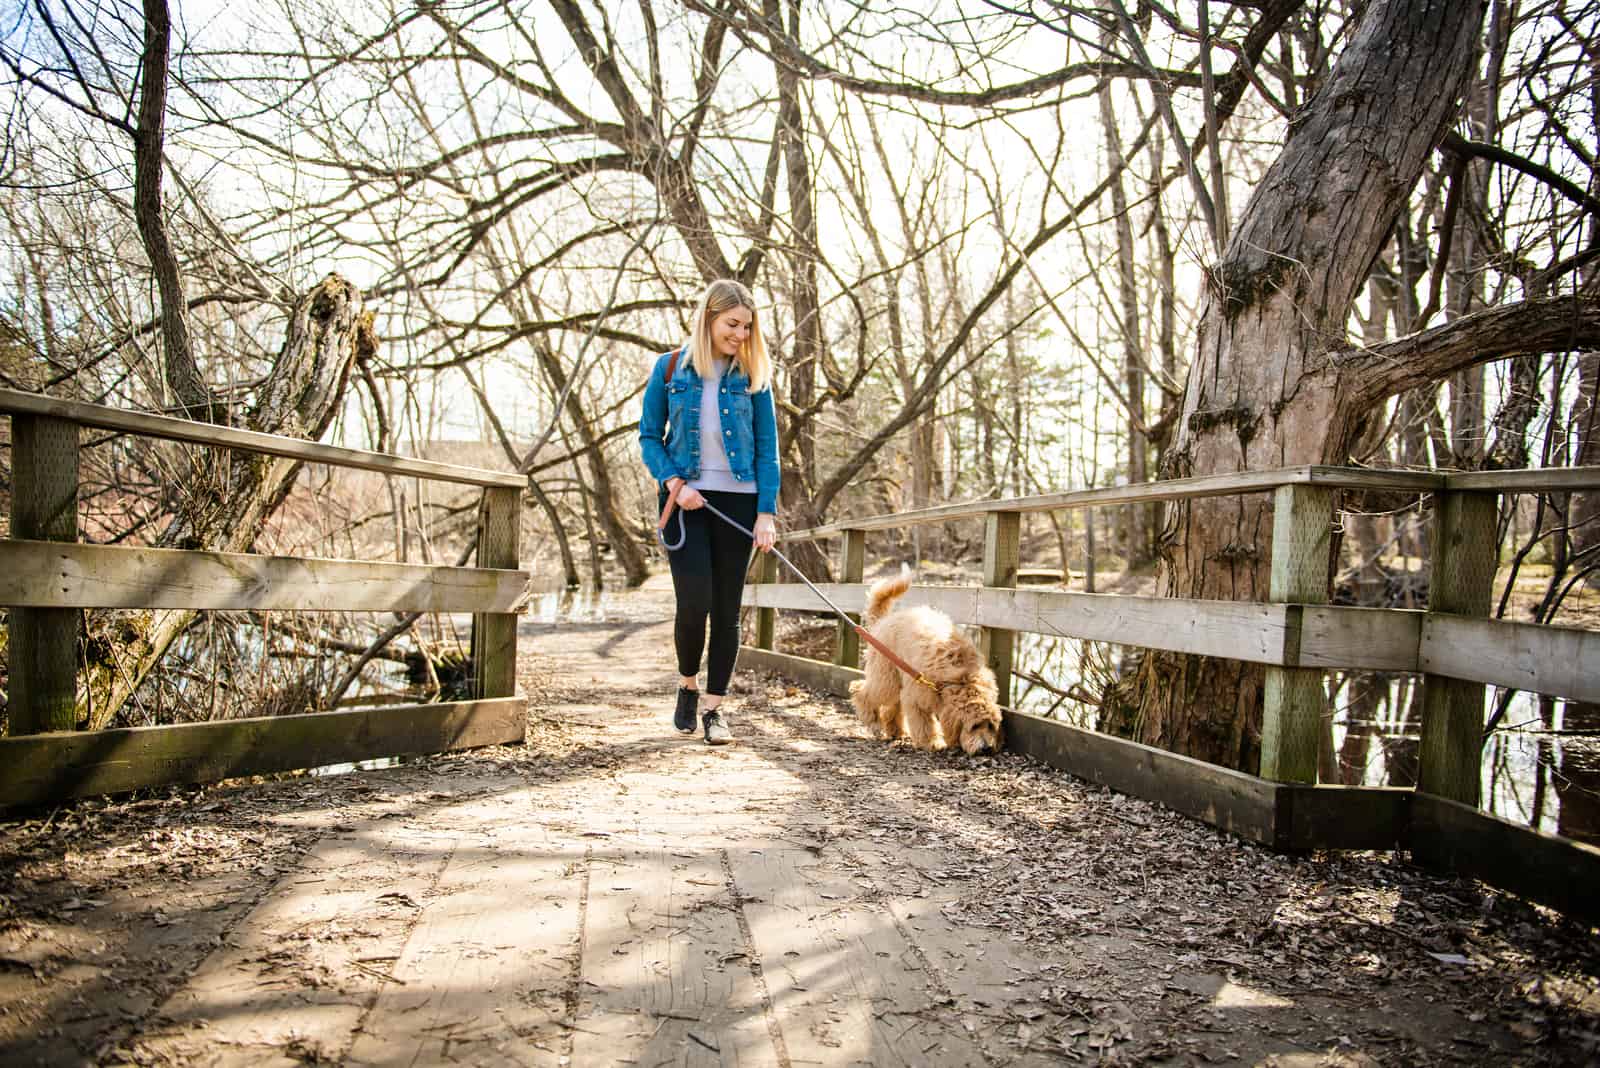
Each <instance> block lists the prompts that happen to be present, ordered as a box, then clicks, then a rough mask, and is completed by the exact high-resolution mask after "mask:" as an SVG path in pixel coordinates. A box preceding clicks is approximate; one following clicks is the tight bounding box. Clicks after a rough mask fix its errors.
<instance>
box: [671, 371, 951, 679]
mask: <svg viewBox="0 0 1600 1068" xmlns="http://www.w3.org/2000/svg"><path fill="white" fill-rule="evenodd" d="M674 362H676V361H674ZM676 504H677V501H676V500H674V499H673V496H672V494H670V493H669V494H668V495H667V505H666V507H665V508H663V509H661V518H660V519H658V520H657V521H656V535H657V537H660V536H661V532H662V531H664V530H666V529H667V520H668V518H669V517H671V515H672V509H673V507H674V506H675V505H676ZM703 507H705V508H709V509H710V510H711V514H712V515H714V516H716V517H717V518H718V519H721V520H722V521H723V522H724V523H727V524H728V525H729V526H731V527H733V528H734V529H735V530H737V531H739V532H740V533H742V534H744V535H745V537H747V538H749V539H750V540H751V541H755V540H756V536H755V534H754V533H753V532H752V531H749V530H746V529H745V527H744V526H743V525H742V524H740V523H739V522H738V521H736V520H733V519H730V518H728V517H727V516H726V515H724V514H723V513H722V512H720V511H718V510H717V507H716V505H714V504H712V503H711V502H710V501H706V502H705V504H704V505H703ZM678 524H679V528H680V537H679V540H678V545H682V544H683V540H682V537H681V531H682V524H683V516H681V515H680V516H679V517H678ZM661 544H662V545H666V539H665V538H662V541H661ZM677 547H678V546H677V545H674V546H668V548H669V549H673V548H677ZM769 551H770V552H771V553H772V555H774V556H776V557H777V558H778V559H779V560H782V561H783V562H784V563H785V564H787V565H788V567H789V570H790V571H793V572H794V573H795V574H796V575H798V576H800V581H801V582H804V583H805V584H806V585H807V586H809V587H810V588H811V592H812V593H814V594H816V595H817V596H818V597H820V598H822V603H823V604H825V605H827V606H828V607H829V608H831V609H833V611H834V614H835V615H837V616H838V617H839V618H840V619H841V620H843V621H844V623H845V625H846V626H848V627H850V628H851V629H852V630H854V631H855V632H856V633H857V634H859V635H860V636H861V637H862V638H863V639H864V640H865V641H866V643H867V644H868V645H870V646H872V647H873V648H874V649H876V650H877V651H878V652H879V653H880V654H882V655H883V657H884V659H886V660H888V661H889V663H891V664H893V665H894V666H895V667H897V668H899V669H900V670H901V671H903V672H905V673H906V674H907V675H909V676H911V678H912V679H914V680H915V681H917V682H920V683H922V685H924V686H926V687H928V689H930V690H932V691H933V692H934V693H938V692H939V691H941V690H942V689H944V684H943V683H940V682H934V681H933V680H932V679H930V678H928V676H926V675H924V674H923V673H922V672H920V671H918V670H917V669H916V668H914V667H912V666H911V665H910V664H908V663H906V662H905V660H903V659H902V658H901V657H900V656H898V655H897V654H896V653H895V652H894V650H892V649H890V648H889V647H888V646H887V645H885V644H883V642H881V641H879V640H878V639H877V638H874V637H873V636H872V635H871V634H869V633H868V632H867V628H866V627H863V626H862V625H861V624H860V623H857V622H856V621H855V620H853V619H851V618H850V616H849V615H848V614H846V612H845V611H844V610H843V609H842V608H840V607H839V606H838V605H836V604H834V603H833V602H832V601H830V600H828V595H827V594H825V593H823V592H822V591H821V590H819V589H817V587H816V586H815V584H813V583H812V581H811V580H810V579H808V578H806V576H805V573H804V572H802V571H801V570H800V569H799V568H798V567H796V566H795V565H794V561H793V560H790V559H789V558H788V557H787V556H785V555H783V553H782V552H780V551H779V550H778V547H777V546H773V547H772V549H771V550H769Z"/></svg>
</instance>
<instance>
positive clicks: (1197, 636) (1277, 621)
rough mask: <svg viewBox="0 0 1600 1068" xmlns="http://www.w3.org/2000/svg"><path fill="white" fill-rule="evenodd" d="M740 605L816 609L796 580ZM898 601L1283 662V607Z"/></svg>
mask: <svg viewBox="0 0 1600 1068" xmlns="http://www.w3.org/2000/svg"><path fill="white" fill-rule="evenodd" d="M818 588H819V589H821V590H822V591H823V593H825V594H827V595H828V596H829V597H830V598H832V599H833V600H834V601H835V602H836V603H837V604H838V605H839V607H841V608H844V609H845V610H846V611H859V610H860V608H861V606H862V604H863V603H864V600H865V596H866V587H865V586H841V585H837V584H827V585H819V586H818ZM745 603H746V604H757V605H771V606H773V607H776V608H804V609H812V610H815V609H817V608H819V607H821V602H820V601H819V600H818V598H817V596H816V595H815V594H814V593H812V592H810V591H809V590H807V589H806V587H805V586H804V585H801V584H797V583H783V584H781V585H776V586H759V587H754V588H751V587H746V590H745ZM902 603H904V604H925V605H931V606H933V607H934V608H937V609H939V610H940V611H942V612H944V613H946V614H947V615H949V616H950V618H951V619H954V620H956V621H957V622H959V623H968V624H974V625H981V626H987V627H999V628H1002V629H1005V630H1021V631H1028V632H1031V633H1034V634H1050V635H1055V636H1057V637H1071V638H1082V639H1086V640H1090V641H1105V642H1117V643H1120V644H1123V645H1142V646H1145V647H1147V648H1152V649H1170V650H1173V651H1175V652H1183V653H1200V654H1203V655H1206V656H1229V657H1233V658H1234V659H1238V660H1248V661H1251V662H1254V663H1277V662H1281V661H1282V659H1283V655H1284V635H1285V619H1286V613H1285V610H1284V607H1283V606H1282V605H1269V604H1254V603H1249V602H1241V601H1201V600H1189V599H1184V598H1176V597H1122V596H1118V595H1115V594H1106V593H1068V592H1065V591H1061V590H1030V589H1016V590H1002V589H985V588H984V587H981V586H913V587H912V588H911V589H910V591H908V592H907V593H906V595H905V597H904V598H903V599H902Z"/></svg>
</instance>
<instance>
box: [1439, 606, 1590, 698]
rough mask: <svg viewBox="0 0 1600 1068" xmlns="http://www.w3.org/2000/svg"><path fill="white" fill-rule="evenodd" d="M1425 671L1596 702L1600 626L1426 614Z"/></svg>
mask: <svg viewBox="0 0 1600 1068" xmlns="http://www.w3.org/2000/svg"><path fill="white" fill-rule="evenodd" d="M1418 660H1419V663H1420V665H1421V668H1422V670H1423V671H1426V672H1428V673H1429V674H1432V675H1448V676H1450V677H1451V678H1454V679H1468V680H1471V681H1474V682H1480V683H1481V682H1487V683H1492V684H1493V685H1495V686H1505V687H1508V688H1511V689H1517V690H1529V691H1532V692H1534V693H1547V694H1554V695H1556V696H1557V697H1565V698H1568V699H1569V700H1573V701H1588V702H1600V631H1593V630H1581V629H1578V628H1576V627H1552V626H1545V625H1543V624H1538V623H1513V622H1510V621H1507V620H1500V619H1469V618H1467V617H1465V616H1448V615H1439V614H1437V613H1427V614H1426V616H1425V618H1424V620H1423V623H1422V639H1421V649H1420V652H1419V654H1418Z"/></svg>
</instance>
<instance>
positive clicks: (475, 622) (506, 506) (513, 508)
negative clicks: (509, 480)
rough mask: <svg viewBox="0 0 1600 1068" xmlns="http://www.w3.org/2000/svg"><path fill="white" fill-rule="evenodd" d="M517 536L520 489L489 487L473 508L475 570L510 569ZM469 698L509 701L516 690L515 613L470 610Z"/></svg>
mask: <svg viewBox="0 0 1600 1068" xmlns="http://www.w3.org/2000/svg"><path fill="white" fill-rule="evenodd" d="M521 533H522V491H521V490H520V489H517V488H513V487H504V486H490V487H487V488H485V489H484V491H483V500H482V503H481V504H480V505H479V507H478V566H479V567H495V568H515V567H516V566H517V564H518V563H519V561H518V559H517V554H518V550H519V544H518V543H519V541H520V536H521ZM472 658H473V665H474V666H475V667H476V669H477V675H476V682H475V684H474V687H473V691H474V696H476V697H479V698H485V697H512V696H514V695H515V694H516V692H517V615H516V613H514V612H476V613H474V614H473V616H472Z"/></svg>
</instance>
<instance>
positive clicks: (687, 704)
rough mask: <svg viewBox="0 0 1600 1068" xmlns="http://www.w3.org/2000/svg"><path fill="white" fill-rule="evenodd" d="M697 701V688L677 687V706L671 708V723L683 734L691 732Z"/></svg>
mask: <svg viewBox="0 0 1600 1068" xmlns="http://www.w3.org/2000/svg"><path fill="white" fill-rule="evenodd" d="M699 702H700V691H699V690H691V689H688V688H687V687H683V686H680V687H678V707H677V708H675V709H673V710H672V725H673V726H674V727H676V728H678V729H679V730H680V731H682V732H683V733H685V734H693V733H694V715H695V709H696V707H697V706H698V705H699Z"/></svg>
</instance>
